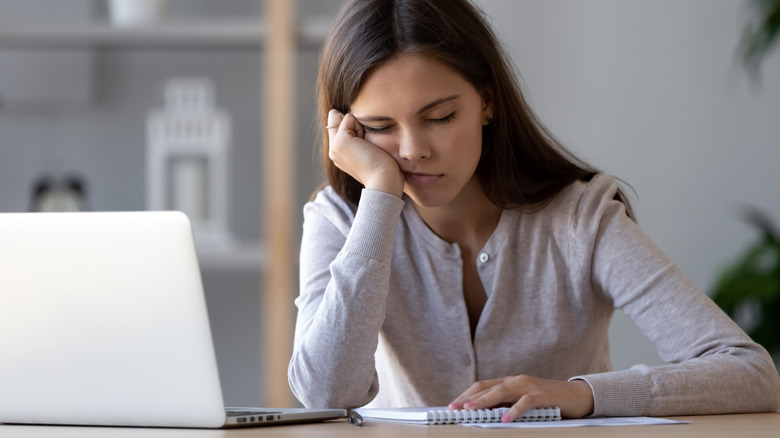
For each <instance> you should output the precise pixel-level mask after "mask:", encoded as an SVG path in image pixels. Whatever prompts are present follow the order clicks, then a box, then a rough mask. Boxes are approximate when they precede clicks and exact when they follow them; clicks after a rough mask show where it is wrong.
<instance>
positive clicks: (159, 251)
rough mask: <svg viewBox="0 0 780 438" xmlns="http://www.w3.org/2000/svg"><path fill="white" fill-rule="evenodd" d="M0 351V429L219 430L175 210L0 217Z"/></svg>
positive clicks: (216, 388)
mask: <svg viewBox="0 0 780 438" xmlns="http://www.w3.org/2000/svg"><path fill="white" fill-rule="evenodd" d="M0 351H2V359H0V388H2V390H0V422H4V423H39V424H44V423H45V424H80V425H111V426H159V427H222V426H223V425H224V424H225V422H226V414H225V406H224V403H223V399H222V392H221V388H220V383H219V376H218V372H217V363H216V358H215V354H214V348H213V344H212V338H211V332H210V327H209V320H208V316H207V312H206V304H205V299H204V295H203V289H202V285H201V280H200V272H199V269H198V262H197V257H196V253H195V248H194V244H193V239H192V234H191V230H190V224H189V221H188V219H187V217H186V216H185V215H184V214H182V213H178V212H121V213H120V212H106V213H95V212H90V213H4V214H0ZM342 412H343V411H342ZM336 416H338V415H336V414H333V415H331V416H330V418H334V417H336Z"/></svg>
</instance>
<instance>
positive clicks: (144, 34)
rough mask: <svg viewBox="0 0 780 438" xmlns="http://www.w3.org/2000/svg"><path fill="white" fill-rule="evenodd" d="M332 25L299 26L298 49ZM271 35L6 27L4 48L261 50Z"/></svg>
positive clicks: (230, 28) (259, 29)
mask: <svg viewBox="0 0 780 438" xmlns="http://www.w3.org/2000/svg"><path fill="white" fill-rule="evenodd" d="M329 24H330V22H329V20H328V19H322V18H317V19H310V20H306V21H303V22H301V23H297V24H293V26H294V27H293V29H292V32H293V35H295V41H296V44H297V47H302V48H316V47H319V44H320V43H321V42H322V39H323V38H324V36H325V34H326V33H327V31H328V26H329ZM268 37H269V36H268V25H267V23H266V22H264V21H260V20H256V19H221V20H188V21H184V20H181V21H163V22H160V23H155V24H150V25H143V26H133V27H117V26H114V25H112V24H111V23H109V22H107V21H94V22H83V23H78V22H73V23H59V22H27V23H2V24H0V48H29V49H35V48H106V49H123V48H148V49H170V48H176V49H194V50H202V49H210V48H232V49H246V50H257V49H259V48H262V47H264V46H265V45H266V43H267V41H268Z"/></svg>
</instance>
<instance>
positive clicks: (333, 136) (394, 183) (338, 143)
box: [328, 109, 404, 198]
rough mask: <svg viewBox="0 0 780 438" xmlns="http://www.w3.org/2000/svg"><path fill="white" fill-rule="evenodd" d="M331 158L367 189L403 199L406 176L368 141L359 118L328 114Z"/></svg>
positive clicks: (349, 114) (381, 151) (336, 113)
mask: <svg viewBox="0 0 780 438" xmlns="http://www.w3.org/2000/svg"><path fill="white" fill-rule="evenodd" d="M328 145H329V147H328V157H329V158H330V159H331V160H332V161H333V163H334V164H335V165H336V167H338V168H339V169H341V170H343V171H344V172H346V173H348V174H349V175H350V176H352V177H353V178H355V179H356V180H358V181H359V182H360V183H361V184H363V186H365V187H366V188H367V189H373V190H379V191H382V192H385V193H390V194H391V195H395V196H397V197H399V198H400V197H401V196H402V195H403V191H404V174H403V172H401V168H400V167H399V166H398V163H397V162H396V161H395V159H394V158H393V157H392V156H391V155H390V154H388V153H387V152H385V151H384V150H382V149H381V148H379V147H378V146H376V145H375V144H373V143H371V142H369V141H368V140H366V139H365V130H364V129H363V126H362V125H361V124H360V122H358V121H357V120H356V119H355V117H354V116H353V115H352V114H351V113H348V114H347V115H344V114H342V113H340V112H339V111H337V110H335V109H332V110H330V112H329V113H328Z"/></svg>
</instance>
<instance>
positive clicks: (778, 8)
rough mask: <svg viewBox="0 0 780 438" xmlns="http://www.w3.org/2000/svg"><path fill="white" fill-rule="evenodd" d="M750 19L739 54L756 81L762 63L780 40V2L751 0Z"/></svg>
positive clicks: (775, 0) (743, 34) (774, 0)
mask: <svg viewBox="0 0 780 438" xmlns="http://www.w3.org/2000/svg"><path fill="white" fill-rule="evenodd" d="M748 5H749V7H750V13H751V15H750V19H749V21H748V23H747V25H746V26H745V30H744V31H743V33H742V40H741V41H740V44H739V49H738V50H739V53H740V57H741V58H742V63H743V64H744V65H745V68H746V69H747V70H748V73H750V74H751V76H752V77H753V78H754V79H759V76H760V75H759V68H760V67H761V61H763V60H764V58H765V57H766V55H767V53H768V52H769V51H770V50H771V49H772V46H774V45H775V44H776V43H777V41H778V40H780V0H751V1H750V2H748Z"/></svg>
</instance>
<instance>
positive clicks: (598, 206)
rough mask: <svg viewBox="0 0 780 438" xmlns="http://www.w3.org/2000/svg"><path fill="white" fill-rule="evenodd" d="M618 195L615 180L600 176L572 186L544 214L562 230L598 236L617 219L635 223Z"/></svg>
mask: <svg viewBox="0 0 780 438" xmlns="http://www.w3.org/2000/svg"><path fill="white" fill-rule="evenodd" d="M619 192H620V185H619V184H618V181H617V180H616V179H615V178H613V177H611V176H609V175H605V174H602V173H599V174H596V175H595V176H593V178H591V179H590V180H586V181H585V180H581V181H575V182H573V183H571V184H569V186H567V187H566V188H565V189H563V190H562V191H561V192H560V193H559V194H558V195H557V196H556V197H555V198H554V199H553V200H552V201H551V202H550V204H548V205H547V207H545V208H544V209H543V210H542V212H541V213H542V214H543V215H545V216H547V220H549V221H551V222H552V223H554V224H556V225H557V227H558V228H559V229H560V228H561V227H565V229H566V230H567V231H568V232H572V233H575V234H581V233H583V232H584V233H588V234H592V233H598V232H599V230H600V229H602V228H603V227H604V226H605V225H606V224H608V223H610V222H613V221H615V220H617V221H620V222H622V221H629V222H633V220H632V219H630V217H629V215H628V213H627V209H626V205H625V204H624V203H623V202H622V201H620V199H619Z"/></svg>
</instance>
